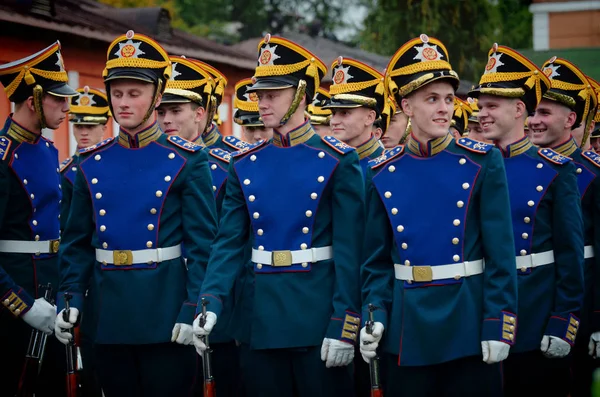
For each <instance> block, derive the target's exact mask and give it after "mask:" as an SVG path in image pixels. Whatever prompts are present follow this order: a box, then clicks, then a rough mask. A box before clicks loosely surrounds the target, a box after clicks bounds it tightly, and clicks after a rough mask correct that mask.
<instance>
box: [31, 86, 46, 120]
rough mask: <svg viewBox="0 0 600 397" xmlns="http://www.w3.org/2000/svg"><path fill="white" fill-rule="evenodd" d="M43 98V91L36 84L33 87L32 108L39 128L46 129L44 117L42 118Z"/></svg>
mask: <svg viewBox="0 0 600 397" xmlns="http://www.w3.org/2000/svg"><path fill="white" fill-rule="evenodd" d="M43 97H44V89H43V88H42V86H41V85H39V84H36V86H35V87H33V108H34V109H35V113H37V116H38V119H39V120H40V125H41V128H46V127H47V124H46V117H45V116H44V108H43V106H42V99H43Z"/></svg>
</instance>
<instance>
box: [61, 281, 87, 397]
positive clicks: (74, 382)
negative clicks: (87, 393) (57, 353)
mask: <svg viewBox="0 0 600 397" xmlns="http://www.w3.org/2000/svg"><path fill="white" fill-rule="evenodd" d="M72 298H73V295H71V294H69V293H68V292H65V295H64V299H65V311H64V312H63V320H65V321H67V322H68V321H69V314H70V310H71V306H70V305H69V301H70V300H71V299H72ZM69 332H70V333H71V336H72V338H71V341H70V342H69V343H68V344H67V346H66V350H67V378H66V379H67V397H78V396H81V395H83V393H82V386H81V376H80V373H81V371H82V370H83V361H82V359H81V349H80V348H79V344H80V342H79V335H80V334H79V326H78V325H77V326H73V328H71V330H70V331H69Z"/></svg>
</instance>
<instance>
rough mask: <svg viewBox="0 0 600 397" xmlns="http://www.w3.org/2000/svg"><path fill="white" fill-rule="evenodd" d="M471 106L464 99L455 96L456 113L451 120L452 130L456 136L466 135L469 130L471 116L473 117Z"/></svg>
mask: <svg viewBox="0 0 600 397" xmlns="http://www.w3.org/2000/svg"><path fill="white" fill-rule="evenodd" d="M471 113H472V109H471V106H469V104H468V103H467V102H465V101H463V100H462V99H460V98H458V97H454V113H453V114H452V121H451V122H450V131H451V132H452V135H453V136H454V138H460V137H461V136H463V135H466V133H467V131H468V125H469V118H470V117H471Z"/></svg>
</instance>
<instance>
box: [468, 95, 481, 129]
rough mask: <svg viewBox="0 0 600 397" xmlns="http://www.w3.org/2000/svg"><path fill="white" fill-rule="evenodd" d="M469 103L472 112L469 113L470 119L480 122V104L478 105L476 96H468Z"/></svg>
mask: <svg viewBox="0 0 600 397" xmlns="http://www.w3.org/2000/svg"><path fill="white" fill-rule="evenodd" d="M467 103H468V104H469V107H470V108H471V113H469V121H474V122H476V123H477V122H479V106H477V99H476V98H470V97H469V98H467Z"/></svg>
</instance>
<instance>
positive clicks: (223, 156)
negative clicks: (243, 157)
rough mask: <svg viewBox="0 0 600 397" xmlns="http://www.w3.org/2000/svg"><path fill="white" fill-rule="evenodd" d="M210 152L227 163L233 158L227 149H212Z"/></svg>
mask: <svg viewBox="0 0 600 397" xmlns="http://www.w3.org/2000/svg"><path fill="white" fill-rule="evenodd" d="M208 153H209V154H210V155H211V156H213V157H215V158H218V159H219V160H221V161H224V162H226V163H229V160H231V153H229V152H228V151H227V150H223V149H210V151H209V152H208Z"/></svg>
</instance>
